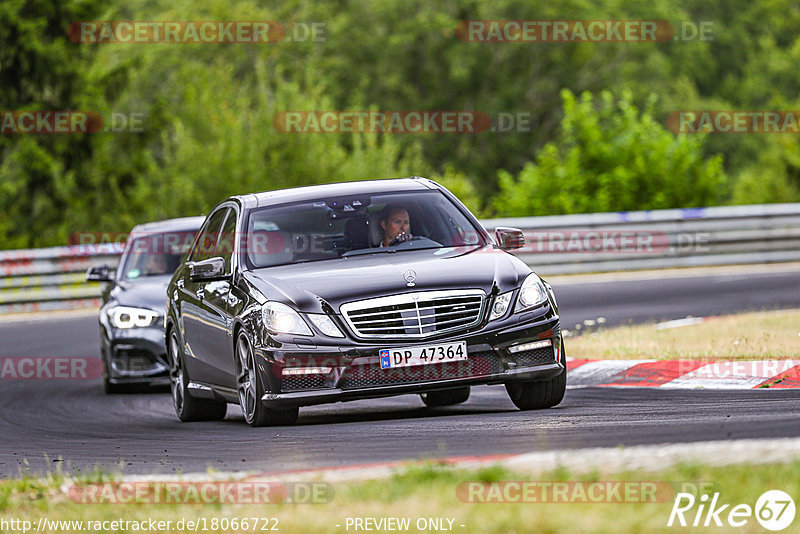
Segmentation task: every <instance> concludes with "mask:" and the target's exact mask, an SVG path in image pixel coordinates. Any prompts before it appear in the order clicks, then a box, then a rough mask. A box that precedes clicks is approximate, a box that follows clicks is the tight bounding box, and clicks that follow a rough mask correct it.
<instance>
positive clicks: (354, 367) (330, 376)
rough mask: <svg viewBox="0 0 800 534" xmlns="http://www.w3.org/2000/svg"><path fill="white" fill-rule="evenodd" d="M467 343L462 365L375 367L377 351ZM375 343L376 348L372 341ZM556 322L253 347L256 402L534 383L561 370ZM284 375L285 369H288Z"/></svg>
mask: <svg viewBox="0 0 800 534" xmlns="http://www.w3.org/2000/svg"><path fill="white" fill-rule="evenodd" d="M543 340H550V341H551V342H552V344H551V346H549V347H545V348H540V349H535V350H530V351H523V352H516V353H512V352H510V351H509V350H508V348H509V347H513V346H515V345H520V344H524V343H530V342H535V341H543ZM451 341H466V343H467V353H468V356H469V358H468V359H467V360H460V361H454V362H445V363H441V364H439V363H437V364H429V365H424V366H416V367H401V368H392V369H381V367H380V357H379V356H378V351H379V350H380V349H384V348H394V347H401V346H404V347H408V346H414V345H420V346H423V345H431V344H437V343H447V342H451ZM378 343H380V342H378ZM561 347H562V345H561V333H560V329H559V319H558V316H556V315H554V314H553V313H552V312H550V313H547V314H544V315H543V316H540V317H538V318H535V319H533V318H531V319H529V321H528V322H524V323H523V322H521V321H515V322H508V321H505V322H501V323H500V324H499V325H498V326H496V327H494V328H488V327H486V326H484V327H483V328H481V329H479V330H477V331H475V332H472V333H469V334H461V335H454V336H449V337H447V338H444V339H436V340H432V341H425V342H419V341H415V342H406V343H402V342H400V343H398V342H393V343H382V344H371V345H357V346H348V347H343V346H340V347H337V349H338V350H335V351H333V350H332V349H331V347H324V348H317V347H313V348H312V347H304V346H298V345H289V344H283V345H282V346H281V347H280V350H275V349H272V350H270V349H269V348H267V347H259V348H257V349H256V354H257V355H260V356H261V358H258V360H257V361H258V362H259V367H260V369H261V371H262V376H263V377H264V378H265V382H266V384H267V388H266V389H267V390H268V391H267V393H265V394H264V395H263V397H262V398H261V401H262V403H263V404H264V405H266V406H268V407H270V408H288V407H294V406H310V405H314V404H324V403H330V402H338V401H349V400H358V399H366V398H376V397H388V396H393V395H402V394H406V393H424V392H428V391H432V390H436V389H447V388H453V387H459V386H469V385H481V384H502V383H507V382H514V381H541V380H548V379H550V378H553V377H555V376H558V375H559V374H560V373H562V372H563V370H564V354H563V351H562V350H561ZM306 368H316V369H322V370H327V369H329V371H328V372H320V373H314V374H298V375H286V374H285V372H286V370H290V369H297V370H300V369H306ZM290 372H291V371H290Z"/></svg>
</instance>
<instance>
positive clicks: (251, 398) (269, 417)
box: [236, 331, 300, 426]
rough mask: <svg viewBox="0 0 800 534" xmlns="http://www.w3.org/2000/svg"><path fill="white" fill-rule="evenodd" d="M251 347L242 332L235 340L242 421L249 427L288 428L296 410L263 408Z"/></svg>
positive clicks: (292, 422)
mask: <svg viewBox="0 0 800 534" xmlns="http://www.w3.org/2000/svg"><path fill="white" fill-rule="evenodd" d="M255 359H256V357H255V354H254V352H253V346H252V344H251V343H250V339H248V337H247V334H245V332H244V331H240V332H239V335H238V337H237V338H236V390H237V391H238V392H239V404H240V405H241V407H242V414H244V420H245V421H247V424H249V425H250V426H290V425H293V424H295V423H296V422H297V416H298V414H299V412H300V410H299V409H298V408H296V407H295V408H289V409H287V410H273V409H270V408H267V407H266V406H264V404H263V403H262V402H261V397H263V396H264V385H263V383H262V380H261V377H260V375H259V373H258V370H257V369H256V362H255Z"/></svg>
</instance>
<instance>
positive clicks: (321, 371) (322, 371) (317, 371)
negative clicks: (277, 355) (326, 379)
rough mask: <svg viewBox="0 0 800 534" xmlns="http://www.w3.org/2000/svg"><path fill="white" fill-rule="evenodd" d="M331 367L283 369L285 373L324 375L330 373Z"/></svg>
mask: <svg viewBox="0 0 800 534" xmlns="http://www.w3.org/2000/svg"><path fill="white" fill-rule="evenodd" d="M331 369H333V367H288V368H285V369H284V370H283V375H284V376H294V375H324V374H328V373H330V372H331Z"/></svg>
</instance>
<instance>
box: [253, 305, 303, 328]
mask: <svg viewBox="0 0 800 534" xmlns="http://www.w3.org/2000/svg"><path fill="white" fill-rule="evenodd" d="M261 317H262V318H263V319H264V326H266V327H267V330H269V331H270V332H272V333H276V334H298V335H301V336H310V335H312V334H311V329H310V328H309V327H308V325H307V324H306V322H305V321H304V320H303V318H302V317H300V314H299V313H297V312H296V311H294V310H293V309H292V308H290V307H289V306H287V305H286V304H281V303H280V302H267V303H266V304H264V306H263V307H262V308H261Z"/></svg>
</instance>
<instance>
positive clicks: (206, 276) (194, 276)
mask: <svg viewBox="0 0 800 534" xmlns="http://www.w3.org/2000/svg"><path fill="white" fill-rule="evenodd" d="M187 266H188V267H189V280H190V281H191V282H212V281H214V280H224V279H226V278H228V277H227V276H225V260H224V259H223V258H209V259H207V260H203V261H196V262H191V263H188V264H187Z"/></svg>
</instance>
